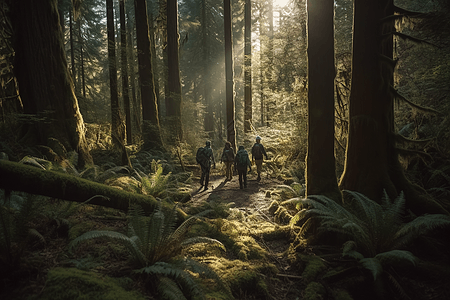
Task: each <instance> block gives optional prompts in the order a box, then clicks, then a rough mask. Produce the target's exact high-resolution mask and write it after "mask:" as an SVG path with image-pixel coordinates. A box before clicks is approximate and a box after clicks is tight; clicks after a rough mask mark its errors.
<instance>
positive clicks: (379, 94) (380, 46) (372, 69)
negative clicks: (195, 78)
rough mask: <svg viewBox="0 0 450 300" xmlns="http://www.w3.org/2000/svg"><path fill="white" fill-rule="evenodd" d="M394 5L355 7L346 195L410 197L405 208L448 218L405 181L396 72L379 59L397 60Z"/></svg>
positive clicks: (368, 0)
mask: <svg viewBox="0 0 450 300" xmlns="http://www.w3.org/2000/svg"><path fill="white" fill-rule="evenodd" d="M393 14H394V5H393V1H392V0H356V1H355V2H354V13H353V18H354V22H353V24H354V28H353V59H352V85H351V91H350V110H349V118H350V121H349V136H348V141H347V153H346V161H345V169H344V173H343V175H342V177H341V181H340V187H341V189H347V190H352V191H357V192H360V193H362V194H364V195H366V196H367V197H369V198H370V199H373V200H374V201H379V200H380V199H381V198H382V195H383V191H386V192H387V194H388V195H389V197H390V198H391V199H394V198H396V197H397V196H398V195H399V193H400V192H401V191H404V192H405V197H406V206H407V207H408V208H410V209H411V210H412V211H413V212H414V213H416V214H418V215H420V214H424V213H448V212H446V211H445V209H443V208H442V207H441V206H440V205H439V204H438V203H436V202H435V201H433V200H431V199H428V198H426V197H425V196H424V194H423V193H422V195H420V194H421V192H420V191H419V190H418V189H417V188H416V187H414V186H413V185H412V184H411V183H410V182H409V181H408V180H407V179H406V178H405V175H404V173H403V170H402V168H401V166H400V163H399V161H398V154H397V151H396V149H395V140H394V107H393V96H392V94H391V92H390V88H391V85H392V84H393V70H392V67H391V66H388V65H387V64H385V63H383V62H381V61H380V55H384V56H386V57H388V58H390V59H392V57H393V39H392V32H394V30H395V26H394V21H388V22H386V21H384V22H382V20H383V19H385V18H386V17H388V16H391V15H393Z"/></svg>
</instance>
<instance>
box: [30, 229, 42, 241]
mask: <svg viewBox="0 0 450 300" xmlns="http://www.w3.org/2000/svg"><path fill="white" fill-rule="evenodd" d="M28 236H31V237H34V238H36V239H37V240H39V242H40V243H41V244H45V243H46V241H45V238H44V236H43V235H42V234H40V233H39V231H37V230H36V229H34V228H30V229H28Z"/></svg>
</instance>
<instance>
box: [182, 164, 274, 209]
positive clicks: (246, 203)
mask: <svg viewBox="0 0 450 300" xmlns="http://www.w3.org/2000/svg"><path fill="white" fill-rule="evenodd" d="M211 171H212V174H211V176H210V182H209V189H208V190H206V191H203V188H201V187H200V183H199V180H198V179H197V178H198V177H196V179H195V181H194V184H193V192H192V199H191V200H190V203H191V204H192V205H199V204H201V203H202V202H204V201H211V200H220V201H221V202H225V203H229V202H233V203H234V206H233V207H235V208H240V209H244V210H247V211H248V212H255V211H259V213H264V214H266V209H267V208H268V207H269V205H270V203H271V202H272V200H271V199H270V198H269V197H266V192H267V191H269V190H270V189H272V188H274V187H276V186H277V185H280V184H282V182H280V181H278V180H276V179H273V178H270V177H267V176H264V173H263V174H262V179H261V181H259V182H258V181H257V180H256V172H252V173H250V174H248V175H247V188H244V189H240V188H239V181H238V175H234V176H233V179H232V180H231V181H225V175H224V174H223V173H224V171H223V170H221V169H218V170H211Z"/></svg>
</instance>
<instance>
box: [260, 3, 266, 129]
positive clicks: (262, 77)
mask: <svg viewBox="0 0 450 300" xmlns="http://www.w3.org/2000/svg"><path fill="white" fill-rule="evenodd" d="M259 19H260V22H259V36H260V39H259V81H260V89H259V91H260V98H261V103H260V104H261V106H260V110H261V126H264V125H266V122H265V121H266V120H265V118H264V116H265V113H264V109H265V105H264V104H265V101H266V99H265V98H266V95H265V94H264V83H265V80H264V79H265V78H264V64H263V61H264V51H263V39H262V37H263V36H264V34H265V30H264V24H263V23H264V18H263V9H262V7H261V8H260V11H259Z"/></svg>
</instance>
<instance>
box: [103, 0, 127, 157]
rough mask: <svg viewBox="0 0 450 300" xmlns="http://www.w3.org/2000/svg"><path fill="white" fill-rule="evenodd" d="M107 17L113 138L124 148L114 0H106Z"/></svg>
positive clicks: (119, 147) (118, 146) (115, 142)
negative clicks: (118, 86)
mask: <svg viewBox="0 0 450 300" xmlns="http://www.w3.org/2000/svg"><path fill="white" fill-rule="evenodd" d="M106 19H107V31H108V61H109V88H110V91H111V139H112V142H113V144H114V145H115V146H116V147H117V148H118V149H121V150H122V149H123V146H124V144H125V124H124V123H123V121H122V113H121V111H120V105H119V95H118V91H117V62H116V43H115V33H114V7H113V0H106ZM122 164H127V162H126V161H122Z"/></svg>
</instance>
